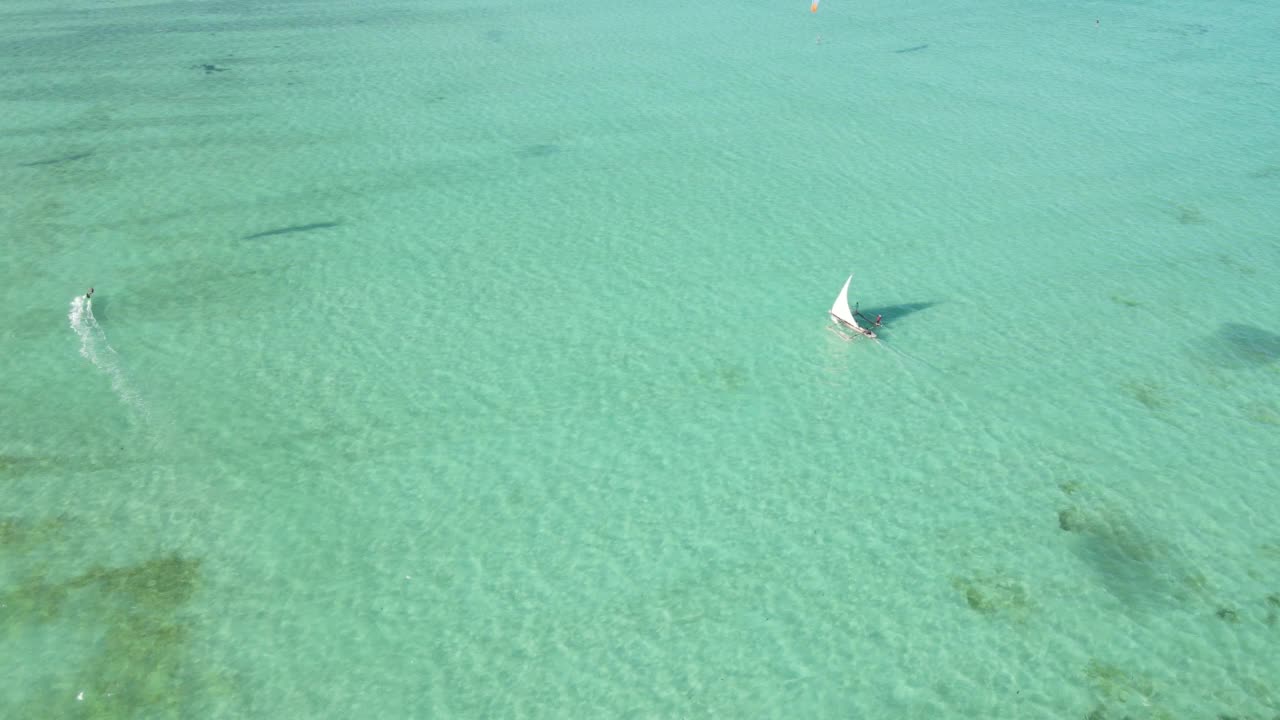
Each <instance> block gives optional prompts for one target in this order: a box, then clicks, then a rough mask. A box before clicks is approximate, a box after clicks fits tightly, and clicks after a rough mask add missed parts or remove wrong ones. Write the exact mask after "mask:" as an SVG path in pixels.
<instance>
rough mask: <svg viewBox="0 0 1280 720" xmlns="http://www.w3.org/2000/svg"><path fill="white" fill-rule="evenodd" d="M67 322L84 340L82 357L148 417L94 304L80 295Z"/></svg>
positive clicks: (73, 304)
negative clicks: (95, 312)
mask: <svg viewBox="0 0 1280 720" xmlns="http://www.w3.org/2000/svg"><path fill="white" fill-rule="evenodd" d="M67 321H68V322H70V324H71V329H72V331H74V332H75V334H76V335H77V336H79V338H80V356H81V357H83V358H84V359H86V360H88V361H89V362H91V363H93V365H94V367H96V368H98V369H99V370H101V371H102V372H103V373H105V374H106V376H107V377H108V378H110V380H111V389H112V390H113V391H115V394H116V396H117V397H119V398H120V400H121V401H122V402H124V403H125V404H126V405H128V406H129V407H131V408H133V409H134V410H136V411H137V412H139V413H140V414H141V415H142V416H143V417H144V418H145V417H147V415H148V413H147V406H146V403H144V402H142V397H141V396H140V395H138V393H137V391H135V390H134V389H133V388H132V387H130V386H129V383H128V381H127V380H126V379H125V376H124V370H123V369H122V368H121V367H120V360H119V357H120V354H119V353H117V352H116V349H115V348H113V347H111V344H110V343H108V342H107V334H106V333H104V332H103V331H102V328H101V327H100V326H99V325H98V321H97V319H95V318H94V317H93V300H91V299H89V298H87V297H85V296H83V295H77V296H76V298H75V299H74V300H72V301H71V309H70V310H69V311H68V312H67Z"/></svg>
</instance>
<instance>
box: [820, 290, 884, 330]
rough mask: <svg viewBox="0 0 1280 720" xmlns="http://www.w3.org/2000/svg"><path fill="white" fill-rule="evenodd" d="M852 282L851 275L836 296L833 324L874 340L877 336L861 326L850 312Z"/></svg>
mask: <svg viewBox="0 0 1280 720" xmlns="http://www.w3.org/2000/svg"><path fill="white" fill-rule="evenodd" d="M852 281H853V276H852V275H850V276H849V279H848V280H845V281H844V287H842V288H840V294H839V295H837V296H836V301H835V302H834V303H832V304H831V312H830V315H831V322H833V323H835V324H836V326H837V327H846V328H848V329H850V330H852V331H854V332H856V333H858V334H860V335H866V336H867V337H869V338H872V339H874V338H875V336H876V334H875V333H874V332H872V331H871V330H869V329H867V328H864V327H862V326H861V325H859V324H858V321H857V319H856V318H854V316H853V313H852V312H850V310H849V283H850V282H852Z"/></svg>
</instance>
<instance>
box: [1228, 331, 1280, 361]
mask: <svg viewBox="0 0 1280 720" xmlns="http://www.w3.org/2000/svg"><path fill="white" fill-rule="evenodd" d="M1214 338H1215V339H1216V340H1217V341H1218V342H1219V343H1221V344H1222V346H1223V348H1224V349H1226V350H1227V351H1229V352H1230V353H1231V356H1232V360H1233V361H1234V362H1232V363H1229V364H1233V365H1240V364H1248V365H1269V364H1271V363H1273V362H1275V361H1277V360H1280V335H1277V334H1275V333H1273V332H1271V331H1269V330H1263V329H1262V328H1260V327H1256V326H1254V325H1245V324H1243V323H1223V324H1222V327H1219V328H1218V332H1217V333H1215V334H1214Z"/></svg>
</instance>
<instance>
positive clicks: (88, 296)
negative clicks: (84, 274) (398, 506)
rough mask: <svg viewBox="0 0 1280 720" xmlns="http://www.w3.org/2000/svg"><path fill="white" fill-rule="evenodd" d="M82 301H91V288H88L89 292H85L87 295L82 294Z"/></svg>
mask: <svg viewBox="0 0 1280 720" xmlns="http://www.w3.org/2000/svg"><path fill="white" fill-rule="evenodd" d="M84 299H85V300H92V299H93V288H89V292H87V293H85V294H84Z"/></svg>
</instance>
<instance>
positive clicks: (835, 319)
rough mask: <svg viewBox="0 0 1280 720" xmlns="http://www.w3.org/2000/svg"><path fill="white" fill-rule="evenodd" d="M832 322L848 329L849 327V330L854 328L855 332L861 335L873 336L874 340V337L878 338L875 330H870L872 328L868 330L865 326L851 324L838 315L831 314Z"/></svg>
mask: <svg viewBox="0 0 1280 720" xmlns="http://www.w3.org/2000/svg"><path fill="white" fill-rule="evenodd" d="M831 322H833V323H835V324H836V326H837V327H842V328H846V329H848V330H852V331H854V332H856V333H858V334H859V335H864V336H866V337H869V338H871V339H872V340H874V339H875V338H876V334H875V333H874V332H872V331H870V330H868V329H866V328H864V327H859V326H857V325H851V324H849V323H847V322H845V321H844V320H841V319H840V318H838V317H836V316H835V315H832V316H831Z"/></svg>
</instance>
